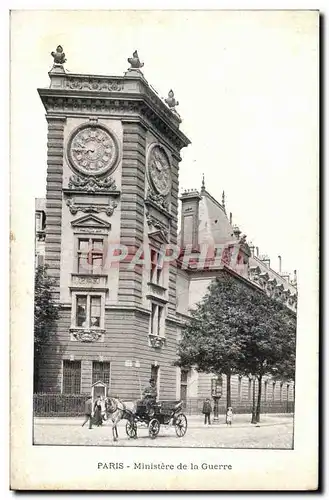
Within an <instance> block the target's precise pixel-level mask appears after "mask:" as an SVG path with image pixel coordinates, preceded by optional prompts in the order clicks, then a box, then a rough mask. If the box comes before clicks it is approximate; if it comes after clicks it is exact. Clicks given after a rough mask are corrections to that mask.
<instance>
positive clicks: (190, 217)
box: [180, 189, 202, 250]
mask: <svg viewBox="0 0 329 500" xmlns="http://www.w3.org/2000/svg"><path fill="white" fill-rule="evenodd" d="M201 199H202V198H201V196H200V193H199V192H198V191H197V190H195V189H187V190H185V191H184V192H183V193H182V195H181V197H180V200H181V202H182V215H181V221H182V222H181V247H182V248H185V247H186V246H187V245H192V250H197V249H198V247H199V202H200V200H201Z"/></svg>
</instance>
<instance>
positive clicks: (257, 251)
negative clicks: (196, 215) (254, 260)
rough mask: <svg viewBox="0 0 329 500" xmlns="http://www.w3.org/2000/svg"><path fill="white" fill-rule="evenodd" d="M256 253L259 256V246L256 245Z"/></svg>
mask: <svg viewBox="0 0 329 500" xmlns="http://www.w3.org/2000/svg"><path fill="white" fill-rule="evenodd" d="M256 255H257V257H259V247H256Z"/></svg>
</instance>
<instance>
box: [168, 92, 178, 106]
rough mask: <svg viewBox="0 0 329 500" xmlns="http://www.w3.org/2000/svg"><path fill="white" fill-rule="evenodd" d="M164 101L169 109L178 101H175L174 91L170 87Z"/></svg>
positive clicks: (176, 104)
mask: <svg viewBox="0 0 329 500" xmlns="http://www.w3.org/2000/svg"><path fill="white" fill-rule="evenodd" d="M165 102H166V103H167V104H168V106H169V108H171V109H175V107H176V106H178V104H179V102H178V101H176V99H175V95H174V91H173V90H172V89H171V90H169V92H168V97H167V98H166V99H165Z"/></svg>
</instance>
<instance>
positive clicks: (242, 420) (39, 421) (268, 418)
mask: <svg viewBox="0 0 329 500" xmlns="http://www.w3.org/2000/svg"><path fill="white" fill-rule="evenodd" d="M186 418H187V425H188V427H190V428H204V429H211V428H214V427H226V423H225V415H219V421H218V422H213V417H212V419H211V421H212V424H211V425H210V426H208V425H204V423H203V415H186ZM83 420H84V415H82V416H81V417H35V418H34V424H35V425H65V426H66V425H74V426H76V425H79V424H80V423H81V422H83ZM260 420H261V421H260V423H259V424H257V426H259V427H266V426H273V425H283V424H287V423H288V422H290V421H291V422H292V421H293V414H292V413H282V414H276V413H267V414H264V415H261V418H260ZM250 422H251V415H250V414H238V415H235V416H234V417H233V423H232V427H236V428H237V427H239V428H241V427H250V425H251V423H250ZM125 425H126V421H125V420H121V421H120V422H119V424H118V427H121V426H125ZM255 427H256V426H255Z"/></svg>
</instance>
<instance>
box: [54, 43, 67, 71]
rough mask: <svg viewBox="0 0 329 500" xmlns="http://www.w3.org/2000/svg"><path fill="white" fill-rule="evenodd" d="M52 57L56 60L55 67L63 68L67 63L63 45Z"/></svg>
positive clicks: (59, 46)
mask: <svg viewBox="0 0 329 500" xmlns="http://www.w3.org/2000/svg"><path fill="white" fill-rule="evenodd" d="M51 55H52V56H53V58H54V66H57V65H60V66H62V65H63V64H64V63H65V62H66V58H65V53H64V52H63V47H62V46H61V45H58V47H57V49H56V52H52V53H51Z"/></svg>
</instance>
